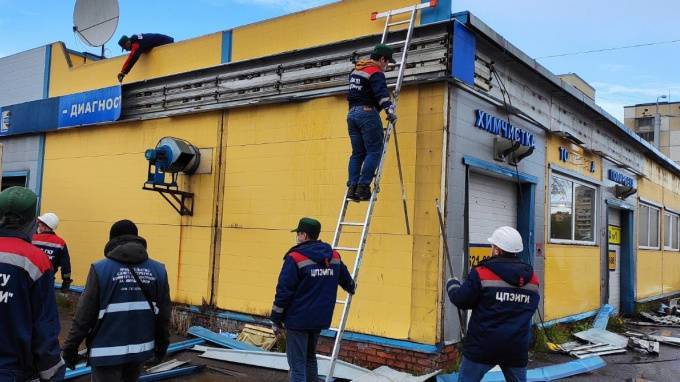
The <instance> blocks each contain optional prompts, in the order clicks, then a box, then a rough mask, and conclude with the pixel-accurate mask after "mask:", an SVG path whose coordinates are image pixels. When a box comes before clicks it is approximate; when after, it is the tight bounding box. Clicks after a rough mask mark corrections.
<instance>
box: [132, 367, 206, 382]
mask: <svg viewBox="0 0 680 382" xmlns="http://www.w3.org/2000/svg"><path fill="white" fill-rule="evenodd" d="M203 367H204V366H203V365H192V366H186V367H180V368H176V369H172V370H166V371H160V372H158V373H151V374H144V375H141V376H140V377H139V379H138V381H139V382H153V381H160V380H163V379H168V378H176V377H182V376H185V375H190V374H193V373H196V372H198V371H200V370H202V369H203Z"/></svg>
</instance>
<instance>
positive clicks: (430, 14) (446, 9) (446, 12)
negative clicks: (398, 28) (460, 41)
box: [420, 0, 451, 25]
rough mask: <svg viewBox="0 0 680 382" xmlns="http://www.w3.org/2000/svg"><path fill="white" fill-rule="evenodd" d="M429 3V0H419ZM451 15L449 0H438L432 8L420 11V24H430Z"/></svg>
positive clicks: (446, 18)
mask: <svg viewBox="0 0 680 382" xmlns="http://www.w3.org/2000/svg"><path fill="white" fill-rule="evenodd" d="M420 2H421V3H429V2H430V0H420ZM450 17H451V0H439V1H438V2H437V6H436V7H434V8H425V9H423V10H422V11H421V13H420V25H425V24H432V23H436V22H437V21H444V20H448V19H449V18H450Z"/></svg>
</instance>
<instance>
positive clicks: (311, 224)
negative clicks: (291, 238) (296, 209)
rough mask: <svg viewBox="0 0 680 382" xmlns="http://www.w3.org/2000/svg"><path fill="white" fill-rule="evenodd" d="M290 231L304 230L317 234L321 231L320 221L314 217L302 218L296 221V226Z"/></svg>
mask: <svg viewBox="0 0 680 382" xmlns="http://www.w3.org/2000/svg"><path fill="white" fill-rule="evenodd" d="M290 232H306V233H309V234H312V235H315V236H318V235H319V233H320V232H321V223H319V221H318V220H316V219H312V218H302V219H300V221H299V222H298V226H297V228H295V229H294V230H292V231H290Z"/></svg>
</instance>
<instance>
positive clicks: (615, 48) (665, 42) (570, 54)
mask: <svg viewBox="0 0 680 382" xmlns="http://www.w3.org/2000/svg"><path fill="white" fill-rule="evenodd" d="M679 42H680V39H677V40H668V41H655V42H647V43H642V44H634V45H624V46H617V47H613V48H602V49H593V50H584V51H581V52H571V53H562V54H553V55H550V56H542V57H536V60H541V59H544V58H555V57H565V56H577V55H581V54H590V53H600V52H609V51H612V50H621V49H632V48H642V47H645V46H654V45H664V44H676V43H679Z"/></svg>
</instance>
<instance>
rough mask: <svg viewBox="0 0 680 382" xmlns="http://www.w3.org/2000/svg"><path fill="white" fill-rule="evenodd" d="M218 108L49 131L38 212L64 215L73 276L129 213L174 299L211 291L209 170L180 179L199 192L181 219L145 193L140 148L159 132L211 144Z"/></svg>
mask: <svg viewBox="0 0 680 382" xmlns="http://www.w3.org/2000/svg"><path fill="white" fill-rule="evenodd" d="M219 116H220V113H208V114H197V115H193V116H186V117H177V118H173V119H171V120H168V119H159V120H150V121H144V122H130V123H121V124H116V125H110V126H97V127H88V128H77V129H68V130H62V131H58V132H54V133H48V134H47V136H46V142H45V167H44V176H43V188H42V191H43V193H42V194H43V200H42V208H41V209H42V212H47V211H52V212H55V213H57V215H59V217H60V218H61V224H60V225H59V231H58V232H59V234H61V235H63V236H64V237H65V238H66V239H67V242H68V245H69V251H70V254H71V261H72V264H73V278H74V279H75V284H76V285H84V283H85V279H86V277H87V272H88V269H89V265H90V264H91V263H92V262H94V261H97V260H99V259H101V258H102V257H103V248H104V245H105V244H106V241H107V239H108V232H109V228H110V226H111V224H112V223H113V222H115V221H117V220H119V219H130V220H132V221H134V222H135V223H137V225H138V226H139V231H140V235H141V236H143V237H145V238H146V239H147V241H148V249H149V254H150V256H151V257H152V258H154V259H156V260H159V261H161V262H163V263H164V264H165V265H166V267H167V270H168V276H169V282H170V286H171V293H172V297H173V300H174V301H177V302H185V303H191V304H200V303H201V299H202V298H205V297H206V296H207V295H208V290H209V285H208V283H209V274H210V261H209V253H210V251H209V248H210V237H211V229H210V225H211V222H212V204H213V200H212V198H213V189H214V184H213V175H212V174H205V175H193V176H192V178H191V180H190V181H188V180H186V179H182V180H181V182H182V187H183V188H184V189H188V190H190V191H193V192H195V193H196V195H197V197H196V201H195V203H196V204H195V207H194V208H195V214H194V216H193V217H184V218H180V216H179V214H177V212H175V211H174V210H173V209H172V208H171V207H170V205H168V204H167V203H166V202H165V201H164V200H163V199H162V197H161V196H160V195H158V194H157V193H155V192H150V191H142V190H141V188H142V185H143V183H144V181H145V180H146V171H147V162H146V160H145V159H144V150H146V149H147V148H151V147H154V146H155V145H156V143H157V141H158V140H159V139H160V138H161V137H163V136H168V135H169V136H177V137H181V138H184V139H187V140H189V141H190V142H192V143H193V144H195V145H197V146H198V147H214V146H215V142H216V137H217V128H218V123H219V120H220V118H219Z"/></svg>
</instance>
